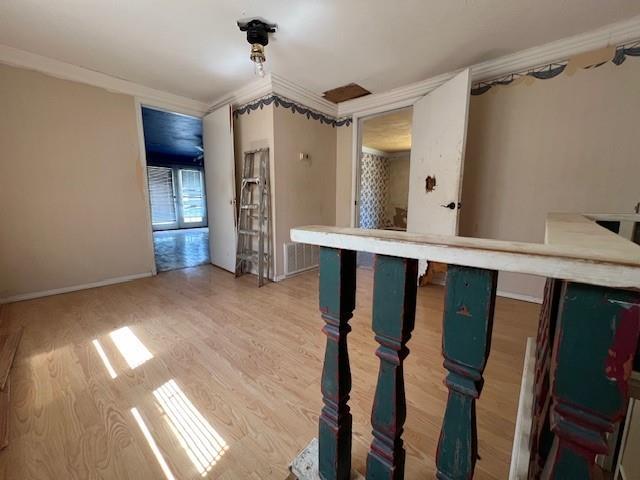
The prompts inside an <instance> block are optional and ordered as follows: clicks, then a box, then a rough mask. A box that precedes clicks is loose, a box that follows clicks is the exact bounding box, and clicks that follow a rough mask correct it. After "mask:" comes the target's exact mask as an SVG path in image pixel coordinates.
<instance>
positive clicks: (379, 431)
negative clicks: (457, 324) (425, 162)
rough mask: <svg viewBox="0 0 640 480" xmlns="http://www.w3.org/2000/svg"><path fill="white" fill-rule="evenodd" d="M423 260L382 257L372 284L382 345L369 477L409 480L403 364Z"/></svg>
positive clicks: (375, 322) (378, 338)
mask: <svg viewBox="0 0 640 480" xmlns="http://www.w3.org/2000/svg"><path fill="white" fill-rule="evenodd" d="M417 282H418V261H417V260H413V259H407V258H398V257H387V256H384V255H377V256H376V260H375V273H374V284H373V331H374V333H375V338H376V341H377V342H378V343H379V344H380V346H379V347H378V349H377V350H376V355H377V356H378V358H380V370H379V372H378V384H377V386H376V393H375V397H374V401H373V410H372V412H371V425H372V427H373V442H372V443H371V449H370V450H369V455H368V456H367V479H369V480H373V479H388V480H391V479H394V480H395V479H402V478H404V459H405V451H404V448H403V446H402V443H403V442H402V431H403V425H404V421H405V418H406V414H407V408H406V401H405V393H404V371H403V366H402V364H403V361H404V359H405V358H406V356H407V355H408V354H409V349H408V348H407V347H406V344H407V342H408V341H409V338H411V331H412V330H413V326H414V323H415V314H416V290H417Z"/></svg>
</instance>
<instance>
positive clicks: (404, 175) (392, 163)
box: [387, 153, 410, 220]
mask: <svg viewBox="0 0 640 480" xmlns="http://www.w3.org/2000/svg"><path fill="white" fill-rule="evenodd" d="M409 159H410V154H409V153H407V154H404V155H400V156H398V155H394V156H392V157H391V158H390V160H389V202H388V204H387V218H389V219H391V220H393V217H394V216H395V214H396V208H404V209H406V208H407V206H408V204H409Z"/></svg>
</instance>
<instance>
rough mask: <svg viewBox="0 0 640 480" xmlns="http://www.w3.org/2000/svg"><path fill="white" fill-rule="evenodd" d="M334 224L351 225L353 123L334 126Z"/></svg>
mask: <svg viewBox="0 0 640 480" xmlns="http://www.w3.org/2000/svg"><path fill="white" fill-rule="evenodd" d="M336 134H337V141H336V143H337V144H336V147H337V148H336V150H337V151H336V225H337V226H339V227H349V226H351V189H352V183H351V182H352V169H353V165H352V162H351V157H352V155H353V144H352V136H353V125H350V126H348V127H337V128H336Z"/></svg>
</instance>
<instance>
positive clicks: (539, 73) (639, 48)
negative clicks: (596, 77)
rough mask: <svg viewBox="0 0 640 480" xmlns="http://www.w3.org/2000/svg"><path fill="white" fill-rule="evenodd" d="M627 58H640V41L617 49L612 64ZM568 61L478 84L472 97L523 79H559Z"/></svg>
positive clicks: (473, 89)
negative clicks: (494, 87) (497, 86)
mask: <svg viewBox="0 0 640 480" xmlns="http://www.w3.org/2000/svg"><path fill="white" fill-rule="evenodd" d="M627 57H640V41H637V42H633V43H629V44H626V45H621V46H619V47H618V48H617V49H616V53H615V55H614V57H613V58H612V59H611V63H613V64H614V65H622V64H623V63H624V61H625V60H626V58H627ZM567 63H568V60H567V61H564V62H559V63H550V64H547V65H543V66H541V67H536V68H531V69H529V70H524V71H521V72H516V73H509V74H508V75H504V76H502V77H499V78H495V79H493V80H490V81H488V82H478V83H476V84H475V85H474V86H473V88H471V95H482V94H483V93H486V92H488V91H489V90H490V89H491V87H493V86H494V85H509V84H510V83H512V82H513V81H514V80H517V79H518V78H521V77H533V78H537V79H540V80H547V79H549V78H553V77H557V76H558V75H560V74H561V73H562V72H564V69H565V68H566V67H567ZM605 63H607V62H601V63H597V64H594V65H589V66H587V67H585V68H598V67H601V66H602V65H604V64H605Z"/></svg>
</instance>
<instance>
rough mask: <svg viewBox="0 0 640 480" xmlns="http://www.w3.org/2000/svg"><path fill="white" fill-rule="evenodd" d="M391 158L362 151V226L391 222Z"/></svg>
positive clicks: (371, 226)
mask: <svg viewBox="0 0 640 480" xmlns="http://www.w3.org/2000/svg"><path fill="white" fill-rule="evenodd" d="M388 201H389V159H388V158H386V157H382V156H380V155H373V154H371V153H364V152H363V153H362V157H361V162H360V228H383V227H385V226H386V225H387V224H388V223H389V222H388V221H387V220H386V218H385V209H386V206H387V203H388Z"/></svg>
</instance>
